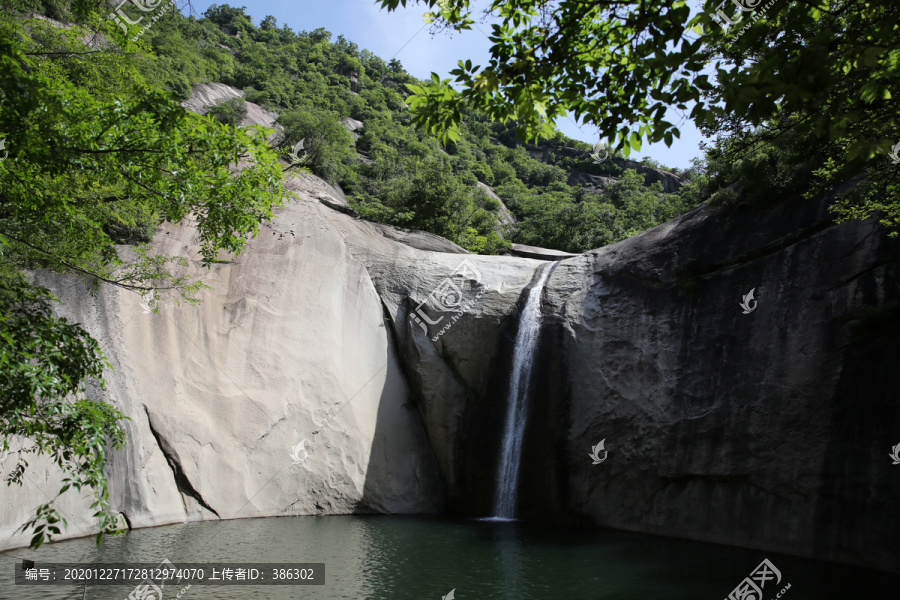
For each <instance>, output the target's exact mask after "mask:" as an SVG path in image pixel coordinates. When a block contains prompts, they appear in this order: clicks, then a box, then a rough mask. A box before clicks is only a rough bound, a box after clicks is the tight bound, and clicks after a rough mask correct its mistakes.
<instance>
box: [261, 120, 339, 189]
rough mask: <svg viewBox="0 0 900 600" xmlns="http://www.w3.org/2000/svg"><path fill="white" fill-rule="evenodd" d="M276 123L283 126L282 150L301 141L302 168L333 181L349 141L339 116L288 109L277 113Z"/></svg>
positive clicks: (337, 173)
mask: <svg viewBox="0 0 900 600" xmlns="http://www.w3.org/2000/svg"><path fill="white" fill-rule="evenodd" d="M278 122H279V123H280V124H282V125H283V126H284V141H283V143H282V147H284V148H293V147H294V146H295V145H296V144H297V143H298V142H299V141H300V140H303V154H304V156H305V157H306V161H305V162H304V165H305V166H307V167H309V168H310V169H311V170H312V171H313V173H315V174H316V175H319V176H320V177H322V178H323V179H326V180H328V181H334V180H335V177H336V176H337V175H339V174H340V172H341V161H342V159H343V158H344V157H345V156H347V155H348V154H349V153H350V144H351V143H352V142H353V137H352V136H351V135H350V132H349V131H347V128H346V127H344V126H343V125H341V123H340V117H339V116H338V115H337V114H335V113H333V112H330V111H324V110H316V109H311V110H306V109H291V110H286V111H284V112H283V113H281V115H279V117H278ZM301 158H302V157H301Z"/></svg>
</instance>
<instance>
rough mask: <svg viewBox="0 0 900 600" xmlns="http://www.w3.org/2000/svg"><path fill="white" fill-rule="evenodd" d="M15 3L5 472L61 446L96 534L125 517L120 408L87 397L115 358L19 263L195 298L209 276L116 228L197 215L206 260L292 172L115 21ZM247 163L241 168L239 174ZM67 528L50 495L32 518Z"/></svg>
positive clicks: (2, 37) (2, 330)
mask: <svg viewBox="0 0 900 600" xmlns="http://www.w3.org/2000/svg"><path fill="white" fill-rule="evenodd" d="M72 6H75V7H79V6H80V7H82V8H84V7H88V8H89V7H90V3H87V4H86V3H84V2H81V3H74V4H73V5H72ZM3 8H8V6H4V7H3ZM12 14H13V13H12V11H6V10H4V11H2V12H0V106H2V107H3V109H2V111H0V136H2V139H3V140H4V143H5V146H6V150H7V152H8V153H9V154H8V156H6V157H5V160H3V161H2V162H0V433H2V435H3V449H4V450H6V449H8V448H9V439H10V438H11V437H16V436H18V437H21V438H24V439H25V440H27V441H28V443H30V445H29V446H28V447H27V448H25V449H24V451H23V452H21V453H20V457H19V460H18V463H17V466H16V467H15V469H14V471H13V475H12V476H11V477H10V478H9V480H8V482H9V483H10V484H13V483H19V484H21V482H22V478H23V477H25V476H26V467H27V465H28V463H27V461H26V460H25V458H24V456H25V455H27V454H29V453H33V454H45V455H49V456H51V457H52V458H53V460H54V462H55V463H56V464H57V465H58V466H59V467H60V469H62V471H63V473H64V474H65V479H64V485H63V486H62V487H61V489H60V490H59V494H62V493H65V492H66V491H67V490H68V489H70V488H72V489H76V490H82V489H87V488H90V489H92V493H93V495H94V499H95V500H94V504H93V507H94V509H95V511H96V512H95V515H94V516H95V517H96V518H97V520H98V524H99V529H100V533H99V535H98V538H97V539H98V543H99V541H100V539H101V538H102V536H103V534H104V533H113V532H116V531H117V529H118V527H119V525H120V519H119V518H118V515H117V514H116V513H115V511H113V510H111V509H110V507H109V505H108V491H107V489H106V478H105V475H104V472H103V469H104V465H105V457H106V451H107V448H108V447H113V448H115V447H119V446H121V444H122V443H124V441H125V437H124V431H123V430H122V428H121V425H120V420H121V419H122V418H123V416H122V414H121V413H120V412H119V411H117V410H116V409H115V408H114V407H112V406H111V405H109V404H106V403H103V402H98V401H93V400H89V399H86V398H84V397H83V391H84V389H85V386H86V384H87V383H88V382H89V381H91V380H96V381H97V382H98V383H100V384H101V385H102V373H103V371H104V369H105V368H106V367H107V366H108V365H107V364H106V362H105V360H104V358H103V355H102V353H101V352H100V350H99V346H98V344H97V342H96V341H95V340H93V339H91V337H90V336H89V335H88V333H87V332H86V331H85V330H84V329H82V328H81V327H79V326H78V325H74V324H71V323H68V322H66V321H65V319H60V318H58V317H56V316H54V315H53V312H52V310H51V306H52V304H51V303H52V301H53V300H54V297H53V294H52V293H50V292H49V291H48V290H47V289H45V288H42V287H40V286H38V285H34V284H32V283H29V279H28V278H26V277H25V276H24V273H25V272H26V271H28V270H35V269H46V270H49V271H54V272H58V273H74V274H80V275H81V276H82V277H83V278H84V279H85V281H86V282H88V283H89V284H90V285H91V289H96V288H97V287H98V286H99V285H100V283H101V282H105V283H108V284H112V285H116V286H119V287H122V288H125V289H128V290H133V291H135V292H138V293H142V294H145V295H152V296H153V301H155V300H156V299H158V297H159V295H160V294H162V293H174V294H176V295H180V297H182V298H183V299H185V300H188V301H193V300H194V298H193V294H194V292H196V291H197V290H198V289H200V288H201V287H202V284H201V283H200V282H198V281H195V280H192V279H190V278H188V277H184V276H179V275H177V274H173V273H172V272H170V271H171V265H173V261H172V260H171V259H169V258H167V257H165V256H159V255H156V254H154V253H153V251H152V248H151V247H149V246H146V245H144V246H136V247H134V248H133V249H132V251H131V252H128V253H122V252H121V251H120V249H118V248H117V247H116V245H115V244H116V242H117V241H121V240H117V239H115V238H114V237H113V236H114V235H116V234H117V232H120V231H121V228H122V227H123V226H125V228H126V229H127V230H128V231H133V230H140V229H142V228H143V230H144V231H146V230H148V229H149V230H150V231H153V230H155V228H156V224H157V223H158V220H159V219H166V220H168V221H169V222H172V223H178V222H180V221H182V220H183V219H184V218H186V217H188V216H190V217H191V218H192V220H194V221H195V222H196V227H197V231H198V233H199V239H200V246H201V248H200V251H201V255H202V262H203V264H205V265H209V264H210V263H211V262H212V261H214V260H215V259H216V258H217V255H218V252H219V251H220V250H225V251H228V252H235V253H236V252H240V251H241V250H242V249H243V247H244V244H245V243H246V241H247V239H248V238H249V237H250V236H253V235H255V234H256V233H257V231H258V228H259V224H260V223H261V222H262V221H265V220H268V219H271V218H272V216H273V212H272V207H273V206H277V205H279V204H280V203H281V201H282V200H281V199H282V194H283V187H282V180H283V175H282V172H281V168H280V166H279V165H278V162H277V157H276V155H275V154H274V152H272V151H271V150H270V149H269V148H268V147H267V145H266V138H265V135H266V133H267V132H266V130H262V129H244V128H238V129H232V128H230V127H226V126H223V125H220V124H218V123H216V122H215V121H213V120H212V119H209V118H204V117H199V116H197V115H194V114H191V113H188V112H187V111H186V110H185V109H184V108H182V107H181V106H180V105H179V104H177V103H176V102H175V101H173V100H172V99H171V98H169V97H168V95H167V94H166V93H165V92H162V91H160V90H159V89H156V88H153V87H150V86H148V85H147V83H146V81H145V80H144V79H143V77H142V76H141V75H140V73H139V71H138V69H137V68H136V66H135V65H136V62H138V61H140V53H139V48H138V47H136V46H135V45H134V44H133V43H132V42H130V41H128V39H127V37H125V36H123V34H122V33H121V31H120V30H119V29H118V27H117V26H116V25H114V24H112V22H110V21H108V20H104V21H94V24H95V26H97V27H100V28H102V29H103V34H104V35H105V37H106V38H107V39H108V40H115V41H116V42H117V43H116V44H112V43H110V44H107V46H106V47H105V48H101V49H94V48H90V47H87V46H85V45H84V43H83V42H82V41H80V40H81V39H82V38H83V37H84V36H86V35H88V34H89V33H90V31H89V30H87V29H85V28H84V27H81V26H77V25H72V26H70V27H68V28H60V27H57V26H55V25H53V24H49V23H47V22H46V21H42V20H40V19H21V20H20V19H17V18H14V17H12V16H11V15H12ZM76 16H77V15H76ZM83 16H84V15H83ZM85 18H87V19H88V20H90V15H87V16H86V17H85ZM26 27H27V29H26ZM238 161H245V164H246V166H245V167H244V168H243V169H242V170H241V171H239V172H235V170H234V168H233V167H234V165H236V164H237V163H238ZM139 237H140V236H139ZM175 263H176V264H177V261H175ZM60 524H63V525H64V524H65V520H64V519H63V518H62V516H61V515H60V514H59V513H58V511H57V510H56V509H55V508H54V507H53V502H52V501H51V502H48V503H47V504H44V505H42V506H41V507H39V508H38V511H37V513H36V515H35V516H34V518H33V519H32V520H31V521H29V522H28V523H26V524H25V525H24V528H25V529H26V530H27V529H31V530H32V532H33V537H32V539H31V544H32V546H34V547H37V546H40V545H41V544H42V543H43V542H44V541H45V540H49V539H51V537H52V535H54V534H57V533H59V532H60Z"/></svg>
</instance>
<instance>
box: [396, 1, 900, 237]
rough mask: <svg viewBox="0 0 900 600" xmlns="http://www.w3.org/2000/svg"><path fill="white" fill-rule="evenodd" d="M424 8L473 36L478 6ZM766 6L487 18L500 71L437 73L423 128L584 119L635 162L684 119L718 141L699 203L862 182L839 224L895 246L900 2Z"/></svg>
mask: <svg viewBox="0 0 900 600" xmlns="http://www.w3.org/2000/svg"><path fill="white" fill-rule="evenodd" d="M380 2H381V5H382V6H384V7H387V8H388V9H389V10H395V9H396V8H397V7H398V6H399V5H400V4H403V5H404V6H406V5H407V4H413V2H411V1H410V2H408V1H407V0H380ZM415 3H417V4H420V5H422V6H423V7H426V6H427V7H430V8H431V12H430V15H431V18H432V19H433V20H434V22H435V23H436V25H435V27H436V28H438V29H441V28H447V29H451V30H456V31H462V30H466V29H469V28H471V26H472V24H473V14H472V12H471V9H472V8H474V3H473V2H471V1H470V0H415ZM762 5H763V3H762V2H742V3H738V2H724V3H722V2H721V1H720V0H704V2H703V3H702V6H700V7H699V8H700V10H697V9H696V8H697V7H692V6H691V5H689V4H688V3H687V2H685V1H676V2H672V1H671V0H640V1H638V0H625V1H622V0H596V1H593V2H584V1H583V0H556V1H553V2H547V1H546V0H519V1H517V2H508V1H506V0H491V2H490V3H489V4H488V6H487V7H486V8H484V6H479V7H478V8H479V12H481V9H484V13H486V14H488V15H490V16H491V17H493V18H494V21H495V22H494V24H493V25H492V33H491V35H490V38H491V41H492V42H493V43H494V45H493V46H492V48H491V51H490V52H491V58H490V60H489V61H488V63H487V64H486V65H485V66H483V67H481V66H473V65H472V63H471V62H469V61H465V62H463V61H462V60H461V61H460V62H459V67H458V68H457V69H455V70H454V71H453V72H452V74H453V75H454V76H455V83H457V84H458V85H459V87H460V90H459V91H457V90H456V89H455V88H454V87H452V86H451V85H450V79H445V80H440V79H439V78H438V76H437V75H434V74H433V75H432V81H430V82H427V83H426V84H425V85H423V86H418V87H416V88H414V91H415V95H414V96H413V97H412V98H410V99H409V102H410V104H411V106H412V108H413V110H412V113H413V122H415V123H416V124H418V125H420V126H422V127H423V128H425V129H426V130H428V131H431V132H434V133H436V134H438V135H441V136H442V137H445V138H447V139H455V138H456V137H457V136H458V135H460V128H461V126H462V123H463V121H464V120H465V119H464V115H465V114H466V113H465V111H466V110H471V108H472V107H474V108H476V109H479V110H483V111H484V112H485V113H486V114H488V115H490V116H491V117H492V118H493V119H495V120H497V121H508V120H510V119H515V121H516V124H517V127H518V129H519V132H520V134H522V136H523V137H527V138H529V139H531V138H535V137H538V136H543V137H547V136H550V135H552V129H551V128H550V126H549V123H550V121H551V120H552V119H554V118H558V117H561V116H563V115H565V114H566V113H567V111H572V112H574V113H575V115H576V117H578V118H583V119H584V120H585V121H586V122H587V123H590V124H592V125H595V126H596V127H597V128H598V129H599V130H600V133H601V136H602V137H603V138H605V139H608V140H609V141H610V142H611V143H612V144H613V145H614V147H615V148H617V149H620V150H622V151H624V152H626V153H627V152H629V151H630V150H631V149H632V148H635V149H638V150H640V148H641V144H642V142H643V141H644V140H649V141H651V142H660V141H665V142H666V144H667V145H671V144H672V142H673V140H674V138H675V137H678V136H679V131H678V128H677V127H676V126H675V125H674V124H672V123H670V122H668V121H667V120H666V110H667V108H669V107H677V108H678V109H680V110H682V111H690V113H689V117H690V118H691V119H692V120H693V121H694V123H695V124H696V125H697V127H699V128H700V129H701V130H702V131H704V133H706V134H707V135H709V136H714V137H716V143H715V144H714V146H713V147H712V148H710V149H709V152H708V155H707V157H706V158H707V161H708V165H707V167H706V171H707V173H706V174H707V175H708V176H709V177H708V178H706V179H704V181H702V182H698V184H697V186H696V190H695V192H696V193H698V194H699V198H701V199H706V198H715V199H718V200H728V201H748V202H754V201H759V200H760V199H762V198H769V199H774V200H776V201H777V199H783V198H790V197H797V196H799V195H805V196H812V195H816V194H820V193H822V192H824V191H827V190H834V189H836V188H838V187H840V186H841V184H843V183H845V182H847V181H849V180H851V179H854V180H856V179H858V180H859V181H858V183H857V184H856V185H854V186H851V188H850V189H849V190H845V192H844V193H843V194H842V195H840V197H839V198H838V199H837V201H836V202H835V203H834V204H833V205H832V207H831V209H832V210H833V212H834V213H835V215H836V216H837V217H838V218H839V219H841V220H847V219H859V218H867V217H870V216H878V217H879V218H880V220H881V222H882V223H883V224H884V225H885V226H887V227H888V229H889V231H890V235H891V236H896V235H897V234H898V232H900V169H898V168H896V164H895V163H893V162H891V161H890V160H888V156H889V153H890V152H891V151H892V149H893V148H897V150H900V117H898V115H900V3H898V2H896V1H895V0H802V1H796V2H786V3H776V4H775V5H774V6H772V7H771V8H769V7H768V6H769V5H768V4H767V5H766V10H762V9H763V6H762ZM692 8H693V9H692ZM716 21H718V23H716ZM729 22H730V23H732V26H731V27H728V28H724V27H722V26H721V25H720V23H729ZM897 150H894V153H895V154H894V155H895V156H896V152H897ZM741 183H743V184H745V185H740V184H741ZM690 195H691V194H686V195H685V196H684V197H685V198H687V197H688V196H690ZM689 203H693V202H689Z"/></svg>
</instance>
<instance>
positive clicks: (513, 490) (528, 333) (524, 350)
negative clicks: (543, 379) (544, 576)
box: [494, 264, 556, 519]
mask: <svg viewBox="0 0 900 600" xmlns="http://www.w3.org/2000/svg"><path fill="white" fill-rule="evenodd" d="M555 267H556V264H554V265H552V266H550V265H547V266H546V267H543V271H542V272H541V276H540V278H539V279H538V282H537V283H536V284H534V286H532V288H531V289H530V290H528V297H527V298H526V299H525V308H523V309H522V316H521V317H520V319H519V332H518V333H517V334H516V343H515V345H514V346H513V370H512V379H511V380H510V386H509V399H508V405H509V410H508V412H507V414H506V423H505V425H504V427H503V445H502V447H501V449H500V463H499V469H498V475H499V477H498V478H497V492H496V496H495V498H494V518H495V519H514V518H515V517H516V501H517V499H518V496H519V471H520V466H521V459H522V439H523V437H524V436H525V419H526V415H527V414H528V390H529V388H530V383H531V371H532V368H531V367H532V363H533V362H534V351H535V348H536V347H537V341H538V332H539V331H540V324H541V293H542V292H543V290H544V285H545V284H546V283H547V279H548V278H549V277H550V273H552V272H553V269H554V268H555ZM539 268H541V267H539Z"/></svg>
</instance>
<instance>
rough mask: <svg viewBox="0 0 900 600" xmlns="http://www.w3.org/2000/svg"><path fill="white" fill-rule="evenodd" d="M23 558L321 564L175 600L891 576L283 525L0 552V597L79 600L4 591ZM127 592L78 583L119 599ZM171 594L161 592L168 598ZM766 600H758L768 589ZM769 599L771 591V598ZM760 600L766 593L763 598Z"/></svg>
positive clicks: (698, 553) (479, 529)
mask: <svg viewBox="0 0 900 600" xmlns="http://www.w3.org/2000/svg"><path fill="white" fill-rule="evenodd" d="M22 558H28V559H31V560H36V561H38V562H40V561H54V562H80V563H98V562H108V563H109V562H135V563H137V562H142V563H153V562H156V563H158V562H161V561H162V560H163V559H165V558H168V559H169V560H170V561H172V562H173V563H175V564H176V565H178V563H179V562H182V563H186V562H193V563H197V562H217V561H219V562H239V561H245V562H255V563H265V562H269V563H273V562H284V563H313V562H318V563H322V562H324V563H325V565H326V569H325V580H326V584H325V585H324V586H314V587H313V586H309V587H295V586H252V587H249V586H246V587H245V586H241V587H238V586H198V585H194V586H192V587H191V589H189V590H188V591H187V592H186V593H185V594H184V595H183V596H182V598H181V600H249V599H257V598H258V599H271V600H296V599H298V598H316V599H318V600H338V599H340V600H351V599H352V600H363V599H365V600H405V599H410V600H413V599H414V600H420V599H421V600H428V599H433V600H440V599H441V598H442V597H443V596H445V595H446V594H448V593H449V592H450V590H452V589H455V590H456V592H455V598H456V600H550V599H556V598H566V599H572V600H654V599H658V600H678V599H683V600H697V599H701V598H710V599H718V598H724V597H726V596H727V595H728V593H729V592H730V591H731V590H732V589H734V587H735V586H736V585H738V583H740V582H741V580H742V579H743V578H744V577H746V576H747V575H748V574H749V573H750V571H751V570H752V569H753V568H755V567H756V566H757V565H758V564H759V563H760V561H761V560H762V559H763V558H769V559H770V560H772V562H773V563H774V564H775V565H777V567H778V568H779V569H780V571H781V573H782V574H783V576H784V580H783V583H782V585H784V583H788V582H789V583H791V589H790V590H789V591H788V593H787V594H786V596H785V600H804V599H815V600H828V599H830V598H841V599H842V600H843V599H845V598H872V599H876V598H878V599H880V598H897V597H900V577H896V576H889V575H886V574H884V573H879V572H876V571H871V570H866V569H858V568H851V567H844V566H841V565H833V564H828V563H821V562H816V561H809V560H804V559H800V558H795V557H789V556H783V555H778V554H774V553H763V552H758V551H753V550H743V549H739V548H731V547H727V546H717V545H713V544H701V543H695V542H687V541H683V540H672V539H667V538H659V537H654V536H647V535H640V534H629V533H623V532H614V531H606V530H598V529H572V528H560V527H544V526H540V525H533V524H525V523H521V522H515V521H512V522H497V521H477V520H450V519H429V518H419V517H355V516H343V517H289V518H277V519H274V518H273V519H246V520H239V521H224V522H210V523H191V524H184V525H174V526H169V527H158V528H153V529H143V530H136V531H133V532H131V533H130V534H128V535H127V536H121V537H117V538H107V540H106V541H105V542H104V544H103V546H102V547H100V548H97V547H96V546H95V544H94V542H93V538H85V539H80V540H70V541H67V542H61V543H57V544H51V545H49V546H45V547H43V548H41V549H40V550H39V551H37V552H31V551H29V550H14V551H10V552H7V553H2V554H0V599H4V600H7V599H8V600H13V599H15V600H44V599H46V600H63V599H65V600H77V599H80V598H81V597H82V595H81V594H82V590H81V588H78V587H75V586H65V587H61V586H51V587H48V586H43V587H40V588H24V587H23V586H14V585H13V583H12V573H13V567H14V565H15V563H17V562H19V561H20V560H21V559H22ZM131 589H132V587H131V586H114V587H113V586H96V585H95V586H88V588H87V599H88V600H124V599H125V598H126V597H127V596H128V594H129V592H130V591H131ZM181 589H182V588H181V586H172V585H170V586H167V587H166V589H165V599H166V600H172V599H173V598H175V596H176V594H177V593H178V592H179V591H180V590H181ZM766 592H768V590H766ZM772 596H773V597H774V593H773V594H772ZM765 597H766V600H769V594H768V593H767V594H766V596H765Z"/></svg>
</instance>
